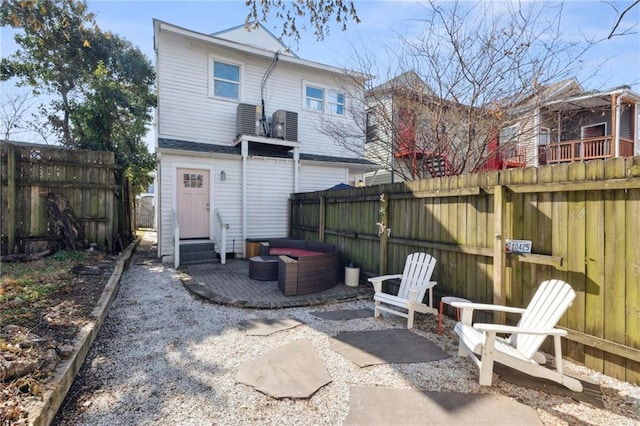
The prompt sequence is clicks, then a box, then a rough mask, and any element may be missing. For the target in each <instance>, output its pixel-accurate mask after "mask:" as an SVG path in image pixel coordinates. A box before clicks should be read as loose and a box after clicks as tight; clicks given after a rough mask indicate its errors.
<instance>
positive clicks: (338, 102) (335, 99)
mask: <svg viewBox="0 0 640 426" xmlns="http://www.w3.org/2000/svg"><path fill="white" fill-rule="evenodd" d="M329 112H331V113H332V114H336V115H344V93H339V92H329Z"/></svg>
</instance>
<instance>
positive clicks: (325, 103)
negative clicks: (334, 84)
mask: <svg viewBox="0 0 640 426" xmlns="http://www.w3.org/2000/svg"><path fill="white" fill-rule="evenodd" d="M303 95H304V105H303V107H304V109H306V110H310V111H317V112H325V113H329V114H334V115H344V113H345V95H344V93H342V92H339V91H336V90H330V89H328V88H326V87H322V86H321V85H318V84H313V83H307V82H304V84H303Z"/></svg>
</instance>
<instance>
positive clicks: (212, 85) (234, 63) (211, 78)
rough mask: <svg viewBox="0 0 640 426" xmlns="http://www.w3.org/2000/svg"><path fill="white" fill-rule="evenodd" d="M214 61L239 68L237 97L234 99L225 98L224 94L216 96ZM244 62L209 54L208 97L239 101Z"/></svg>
mask: <svg viewBox="0 0 640 426" xmlns="http://www.w3.org/2000/svg"><path fill="white" fill-rule="evenodd" d="M216 62H219V63H223V64H226V65H232V66H235V67H238V68H239V72H238V79H239V81H238V99H234V98H227V97H225V96H217V95H216V94H215V81H216V78H215V76H214V74H213V73H214V64H215V63H216ZM244 67H245V65H244V63H242V62H238V61H233V60H229V59H225V58H221V57H219V56H215V55H209V66H208V70H209V97H210V98H215V99H220V100H223V101H228V102H237V103H240V102H242V92H243V90H242V88H243V86H244ZM218 80H220V81H226V82H229V83H235V82H234V81H231V80H224V79H218Z"/></svg>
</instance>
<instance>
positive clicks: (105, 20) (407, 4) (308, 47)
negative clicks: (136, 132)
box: [1, 0, 640, 143]
mask: <svg viewBox="0 0 640 426" xmlns="http://www.w3.org/2000/svg"><path fill="white" fill-rule="evenodd" d="M522 2H523V3H524V2H526V0H522ZM631 3H632V0H625V1H619V2H613V4H615V5H616V6H617V7H618V8H619V9H620V10H623V9H624V8H626V7H627V6H628V5H630V4H631ZM88 4H89V8H90V9H91V11H93V12H95V13H96V18H97V21H98V24H99V25H100V27H101V28H102V29H103V30H109V31H111V32H113V33H115V34H118V35H119V36H121V37H124V38H126V39H128V40H130V41H131V42H132V43H133V44H134V45H136V46H137V47H138V48H140V50H142V51H143V52H144V53H145V54H146V55H147V56H148V57H149V58H150V59H151V60H152V61H153V60H154V52H153V25H152V19H153V18H157V19H160V20H163V21H166V22H169V23H171V24H175V25H178V26H182V27H185V28H188V29H191V30H194V31H198V32H202V33H212V32H216V31H220V30H223V29H226V28H230V27H233V26H236V25H240V24H243V23H244V21H245V18H246V15H247V8H246V7H245V5H244V0H235V1H217V0H202V1H190V2H189V1H144V0H137V1H127V0H110V1H109V0H100V1H97V0H89V1H88ZM355 4H356V9H357V11H358V15H359V17H360V19H361V21H362V22H361V23H360V24H358V25H356V24H354V23H351V24H350V25H349V29H348V30H347V31H346V32H342V31H340V29H339V28H338V27H336V26H332V27H331V34H330V35H329V36H328V37H326V38H325V40H324V41H317V40H316V38H315V36H314V34H313V32H311V31H303V32H302V39H301V40H300V42H299V45H298V46H297V48H296V44H295V43H294V42H293V41H292V40H285V43H287V44H289V45H290V46H292V47H293V48H294V51H295V52H296V53H297V54H298V55H299V56H300V57H301V58H304V59H309V60H313V61H317V62H321V63H326V64H330V65H336V66H340V67H342V66H347V65H348V64H349V62H350V59H351V58H352V57H353V56H354V52H355V51H356V49H359V48H360V47H361V46H368V47H370V48H371V49H373V50H374V51H377V52H378V53H377V56H376V57H377V58H379V60H380V62H382V63H384V62H385V61H386V59H385V57H386V54H384V53H383V51H384V49H383V48H382V47H381V46H383V45H387V46H388V45H393V43H394V41H395V40H397V38H398V35H399V34H406V33H407V32H410V31H411V30H412V28H415V26H416V24H417V21H418V20H419V19H420V17H421V16H424V11H423V7H424V6H423V4H424V2H416V1H357V0H356V3H355ZM493 5H494V7H496V8H498V9H499V8H500V7H501V6H502V5H504V3H499V2H494V3H493ZM616 18H617V13H616V11H615V10H614V9H613V8H612V7H611V6H610V4H609V3H608V2H604V1H600V0H595V1H575V0H573V1H571V0H570V1H565V2H564V6H563V21H562V31H563V33H564V34H565V35H566V37H567V38H570V39H575V40H578V39H582V38H584V37H587V38H589V39H593V40H597V39H603V38H605V37H606V36H607V35H608V34H609V32H610V30H611V28H612V25H613V24H614V23H615V21H616ZM301 23H302V22H299V24H298V26H299V27H300V26H301ZM633 25H637V27H636V28H635V31H640V5H638V6H636V7H635V8H634V9H632V11H631V12H630V13H628V14H627V15H626V17H625V19H624V20H623V22H622V24H621V26H620V28H619V31H624V30H626V29H628V28H630V27H631V26H633ZM265 26H266V27H267V29H269V30H270V31H271V32H272V33H274V35H276V36H279V35H280V31H281V22H280V21H278V20H275V19H273V20H270V21H269V22H267V23H265ZM1 35H2V37H1V49H2V50H1V53H2V55H8V54H9V53H11V52H12V51H13V50H15V49H16V46H15V44H14V43H13V41H12V37H11V32H10V31H9V30H7V29H2V34H1ZM586 61H587V62H586V66H584V67H583V69H582V70H581V71H580V73H578V74H577V75H576V78H577V79H578V81H579V82H580V83H581V84H582V85H583V87H584V88H585V89H587V90H591V89H597V90H604V89H608V88H612V87H616V86H620V85H623V84H626V85H630V86H632V89H633V90H634V91H636V92H640V34H638V33H636V34H633V35H627V36H623V37H614V38H612V39H610V40H604V41H602V42H600V43H598V44H597V45H595V46H594V47H592V48H591V50H590V52H589V54H588V56H587V57H586ZM384 67H385V65H382V66H381V69H382V68H384ZM373 74H377V75H380V73H376V72H375V71H374V72H373ZM148 140H149V143H150V141H151V140H152V136H151V135H150V136H149V137H148Z"/></svg>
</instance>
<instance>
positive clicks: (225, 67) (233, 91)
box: [209, 58, 242, 101]
mask: <svg viewBox="0 0 640 426" xmlns="http://www.w3.org/2000/svg"><path fill="white" fill-rule="evenodd" d="M210 64H211V69H210V78H211V83H210V88H209V95H210V96H215V97H217V98H223V99H230V100H237V101H239V100H240V81H241V75H242V67H241V65H240V64H234V63H230V62H224V61H220V60H218V59H215V58H210Z"/></svg>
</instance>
